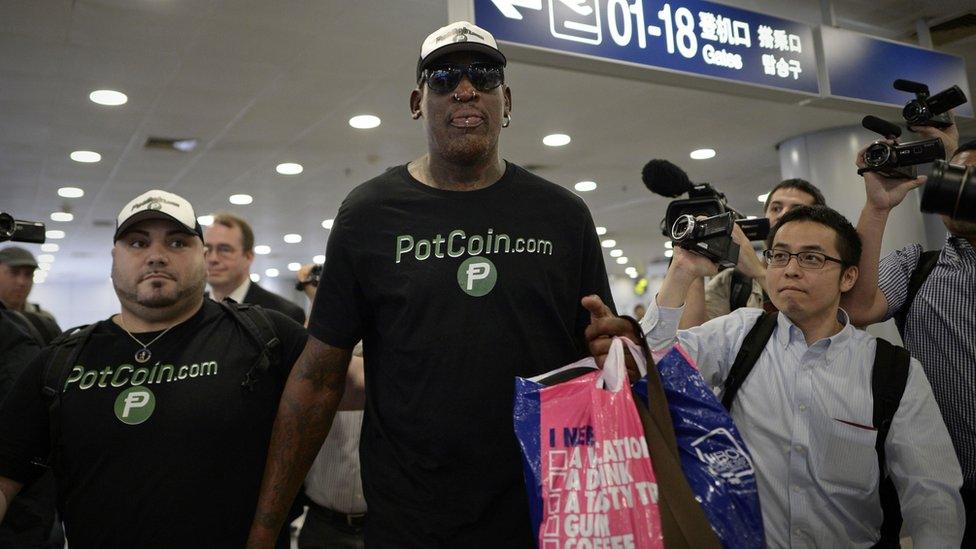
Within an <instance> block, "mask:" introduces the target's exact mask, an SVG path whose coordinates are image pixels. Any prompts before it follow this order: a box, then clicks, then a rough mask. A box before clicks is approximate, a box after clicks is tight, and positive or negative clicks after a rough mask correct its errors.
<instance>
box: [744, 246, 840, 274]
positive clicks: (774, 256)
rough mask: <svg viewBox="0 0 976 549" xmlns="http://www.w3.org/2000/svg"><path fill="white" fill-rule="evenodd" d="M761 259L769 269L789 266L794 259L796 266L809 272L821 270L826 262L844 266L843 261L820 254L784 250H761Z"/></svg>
mask: <svg viewBox="0 0 976 549" xmlns="http://www.w3.org/2000/svg"><path fill="white" fill-rule="evenodd" d="M763 257H765V258H766V262H767V263H769V266H770V267H785V266H787V265H789V263H790V259H791V258H794V257H795V258H796V263H797V265H799V266H800V267H801V268H803V269H809V270H815V269H823V267H824V265H825V264H826V263H827V262H828V261H833V262H834V263H840V264H841V265H843V264H844V262H843V261H841V260H839V259H837V258H835V257H830V256H829V255H826V254H822V253H820V252H797V253H795V254H791V253H790V252H787V251H786V250H763Z"/></svg>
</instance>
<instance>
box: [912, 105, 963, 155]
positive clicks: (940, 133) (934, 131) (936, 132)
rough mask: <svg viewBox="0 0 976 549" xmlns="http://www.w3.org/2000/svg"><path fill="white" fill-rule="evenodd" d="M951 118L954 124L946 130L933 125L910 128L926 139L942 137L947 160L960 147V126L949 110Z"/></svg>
mask: <svg viewBox="0 0 976 549" xmlns="http://www.w3.org/2000/svg"><path fill="white" fill-rule="evenodd" d="M949 119H951V120H952V125H951V126H949V127H948V128H946V129H945V130H940V129H939V128H934V127H932V126H909V127H908V129H910V130H912V131H913V132H915V133H917V134H919V135H921V136H922V137H924V138H926V139H931V138H933V137H938V138H939V139H941V140H942V145H943V146H944V147H945V152H946V160H949V159H950V158H952V155H953V154H955V152H956V149H958V148H959V127H958V126H956V116H955V114H954V113H953V112H952V111H951V110H950V111H949Z"/></svg>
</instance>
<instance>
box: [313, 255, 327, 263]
mask: <svg viewBox="0 0 976 549" xmlns="http://www.w3.org/2000/svg"><path fill="white" fill-rule="evenodd" d="M312 263H317V264H319V265H322V264H323V263H325V256H324V255H317V256H315V257H313V258H312Z"/></svg>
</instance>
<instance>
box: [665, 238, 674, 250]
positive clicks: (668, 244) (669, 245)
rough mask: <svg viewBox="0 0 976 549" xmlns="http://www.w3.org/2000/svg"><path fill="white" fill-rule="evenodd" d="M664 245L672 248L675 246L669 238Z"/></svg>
mask: <svg viewBox="0 0 976 549" xmlns="http://www.w3.org/2000/svg"><path fill="white" fill-rule="evenodd" d="M664 247H665V248H667V249H669V250H671V249H673V248H674V243H673V242H671V241H670V240H668V241H667V242H665V243H664Z"/></svg>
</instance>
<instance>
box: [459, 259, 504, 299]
mask: <svg viewBox="0 0 976 549" xmlns="http://www.w3.org/2000/svg"><path fill="white" fill-rule="evenodd" d="M497 280H498V271H497V270H495V264H494V263H492V262H491V261H490V260H489V259H488V258H487V257H469V258H468V259H466V260H465V261H464V263H461V266H460V267H458V272H457V281H458V285H459V286H461V290H463V291H464V293H466V294H468V295H470V296H472V297H481V296H483V295H488V292H490V291H491V289H492V288H494V287H495V281H497Z"/></svg>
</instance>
